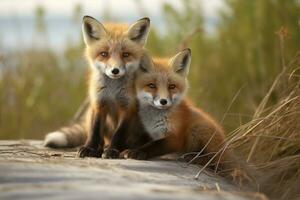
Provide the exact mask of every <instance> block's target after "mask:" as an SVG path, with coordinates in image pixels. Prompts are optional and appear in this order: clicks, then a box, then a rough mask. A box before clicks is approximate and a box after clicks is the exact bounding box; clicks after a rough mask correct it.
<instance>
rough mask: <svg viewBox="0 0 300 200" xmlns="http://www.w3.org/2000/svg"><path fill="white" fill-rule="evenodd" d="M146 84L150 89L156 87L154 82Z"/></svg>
mask: <svg viewBox="0 0 300 200" xmlns="http://www.w3.org/2000/svg"><path fill="white" fill-rule="evenodd" d="M147 86H148V87H149V88H151V89H155V88H156V85H155V84H154V83H149V84H148V85H147Z"/></svg>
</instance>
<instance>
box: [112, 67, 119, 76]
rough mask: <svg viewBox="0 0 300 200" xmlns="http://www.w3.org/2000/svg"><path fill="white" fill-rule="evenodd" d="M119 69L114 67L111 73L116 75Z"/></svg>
mask: <svg viewBox="0 0 300 200" xmlns="http://www.w3.org/2000/svg"><path fill="white" fill-rule="evenodd" d="M119 71H120V70H119V69H118V68H114V69H113V70H112V71H111V73H113V74H114V75H117V74H118V73H119Z"/></svg>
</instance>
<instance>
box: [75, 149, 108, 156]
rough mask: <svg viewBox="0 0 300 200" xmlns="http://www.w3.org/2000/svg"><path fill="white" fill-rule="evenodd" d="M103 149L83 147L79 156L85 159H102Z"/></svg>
mask: <svg viewBox="0 0 300 200" xmlns="http://www.w3.org/2000/svg"><path fill="white" fill-rule="evenodd" d="M102 152H103V150H102V148H98V149H96V148H92V147H86V146H83V147H81V148H80V149H79V151H78V153H77V155H78V156H79V157H80V158H84V157H96V158H101V156H102Z"/></svg>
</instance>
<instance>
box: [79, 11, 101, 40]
mask: <svg viewBox="0 0 300 200" xmlns="http://www.w3.org/2000/svg"><path fill="white" fill-rule="evenodd" d="M82 33H83V39H84V42H85V44H86V45H90V44H91V43H93V42H94V41H96V40H99V39H101V37H103V36H104V35H105V34H106V30H105V28H104V26H103V25H102V24H101V23H100V22H99V21H97V20H96V19H95V18H93V17H90V16H84V17H83V20H82Z"/></svg>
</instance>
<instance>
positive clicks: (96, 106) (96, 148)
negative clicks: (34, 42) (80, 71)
mask: <svg viewBox="0 0 300 200" xmlns="http://www.w3.org/2000/svg"><path fill="white" fill-rule="evenodd" d="M149 27H150V20H149V19H148V18H143V19H140V20H138V21H137V22H136V23H134V24H133V25H131V26H130V27H128V26H126V25H107V26H105V27H104V26H103V25H102V24H101V23H100V22H98V21H97V20H96V19H94V18H92V17H89V16H85V17H84V18H83V25H82V31H83V37H84V42H85V44H86V57H87V59H88V61H89V64H90V66H91V67H90V78H89V101H90V106H89V109H88V111H87V114H86V115H87V117H86V118H87V119H86V125H85V126H84V128H83V129H87V130H86V132H87V133H88V137H87V139H86V136H85V134H82V133H79V132H78V131H76V130H75V131H71V133H70V134H68V133H65V132H54V133H51V134H49V135H47V136H46V140H45V144H46V146H51V147H56V146H57V147H68V146H76V145H74V141H75V143H76V144H80V143H81V142H82V140H86V142H85V145H84V146H83V147H82V148H81V149H80V150H79V156H80V157H86V156H92V157H101V155H102V153H103V147H104V133H108V132H110V130H113V131H112V132H113V134H112V135H113V136H112V135H108V138H109V139H110V138H111V143H110V145H109V148H108V150H107V152H106V157H108V158H113V157H118V156H119V152H118V145H119V144H117V143H118V141H119V139H118V138H119V137H122V134H121V133H122V132H125V131H126V130H127V127H128V124H129V121H130V120H131V118H132V117H131V114H130V113H134V111H133V110H134V109H135V103H134V99H135V98H134V96H135V95H134V94H133V93H134V87H133V83H134V80H135V73H136V71H137V69H138V68H139V66H140V62H141V59H142V58H143V57H147V54H146V52H145V50H144V48H143V46H144V44H145V42H146V40H147V36H148V32H149ZM110 125H111V126H110ZM80 127H82V126H80ZM111 127H112V128H111ZM63 130H64V129H62V131H63ZM65 130H67V131H68V130H71V129H65ZM67 131H66V132H67ZM79 131H80V130H79ZM72 132H75V133H76V134H73V133H72ZM72 134H73V135H72ZM72 136H74V137H76V138H77V139H76V138H75V139H74V138H72ZM68 138H70V141H73V144H70V143H69V140H68Z"/></svg>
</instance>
